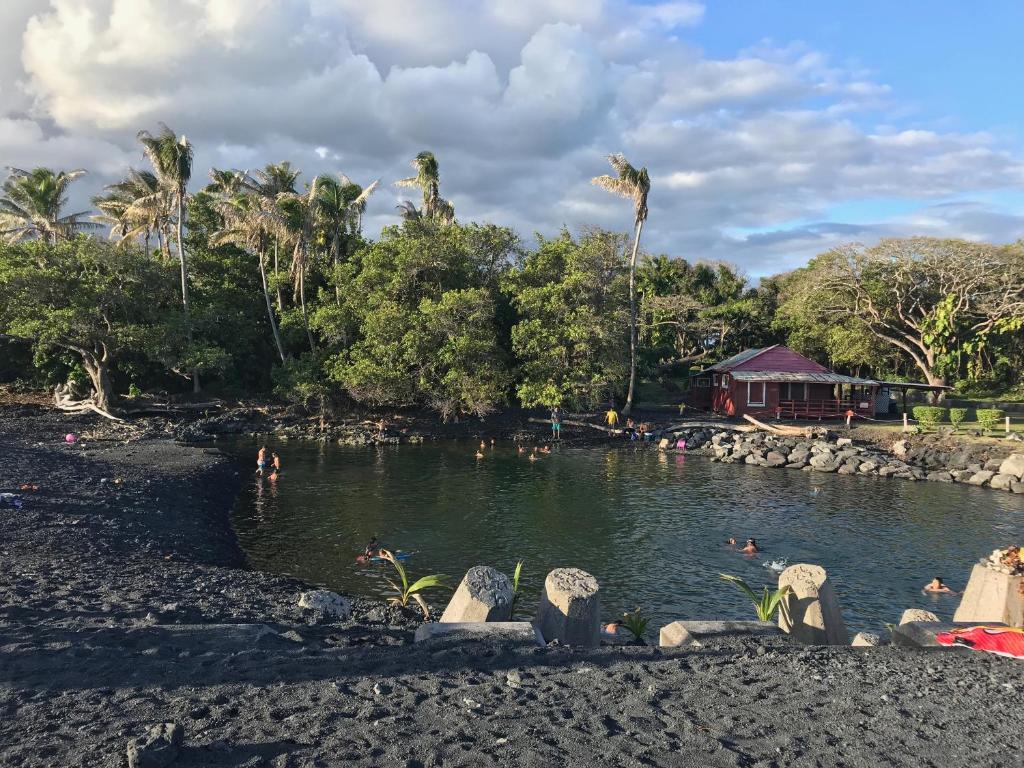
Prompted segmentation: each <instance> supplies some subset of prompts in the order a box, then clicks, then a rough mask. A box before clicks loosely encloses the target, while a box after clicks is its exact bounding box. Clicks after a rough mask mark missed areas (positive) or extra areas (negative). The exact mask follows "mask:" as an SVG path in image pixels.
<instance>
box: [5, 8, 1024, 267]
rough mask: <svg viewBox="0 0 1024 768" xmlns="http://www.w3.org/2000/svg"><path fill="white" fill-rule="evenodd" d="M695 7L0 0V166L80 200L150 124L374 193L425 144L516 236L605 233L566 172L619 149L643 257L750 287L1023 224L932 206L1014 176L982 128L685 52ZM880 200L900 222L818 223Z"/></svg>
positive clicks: (776, 51) (836, 79)
mask: <svg viewBox="0 0 1024 768" xmlns="http://www.w3.org/2000/svg"><path fill="white" fill-rule="evenodd" d="M702 13H703V6H702V5H701V4H700V3H697V2H690V1H688V0H684V1H682V2H662V3H654V4H650V3H645V4H638V5H632V4H630V3H629V2H628V0H485V1H482V0H416V2H412V1H411V0H375V2H372V3H367V2H363V0H173V2H172V1H169V0H5V4H3V5H2V7H0V29H2V30H3V32H0V34H2V35H3V43H4V45H2V46H0V95H2V96H3V98H4V100H3V102H2V104H3V106H0V110H6V111H0V164H3V165H35V164H48V165H53V166H60V167H79V166H81V167H87V168H90V169H92V170H93V171H94V174H93V176H92V177H91V184H92V185H93V188H91V189H90V190H89V192H90V193H91V192H94V191H96V188H98V187H99V186H100V185H101V183H103V182H104V181H109V180H110V179H112V178H114V177H116V175H117V174H118V173H119V172H121V170H123V168H124V167H125V166H127V165H128V164H129V163H132V162H134V163H136V164H138V163H139V162H140V161H141V158H140V153H139V151H138V148H137V147H136V146H135V143H134V136H135V133H136V131H137V130H138V129H140V128H150V129H152V128H154V127H155V125H156V123H157V122H158V121H164V122H167V123H168V124H169V125H171V126H172V127H173V128H174V129H175V130H178V131H181V132H184V133H186V134H187V135H188V136H189V137H190V138H191V139H192V141H193V143H194V144H195V145H196V147H197V158H196V166H197V170H196V176H197V178H201V177H202V176H203V174H204V172H205V169H206V168H208V167H210V166H217V167H241V168H253V167H257V166H260V165H263V164H264V163H266V162H271V161H280V160H284V159H290V160H292V162H293V163H294V164H295V165H297V166H299V167H302V168H303V169H305V171H306V173H305V176H304V178H306V179H308V178H309V177H311V176H312V175H313V174H314V173H317V172H334V171H339V170H343V171H345V172H346V173H348V174H350V175H351V176H353V177H354V178H356V179H357V180H361V181H364V182H365V181H369V180H371V179H373V178H378V177H380V178H383V179H384V180H385V182H387V181H390V180H393V179H396V178H399V177H400V176H403V175H406V170H407V163H408V160H409V159H410V158H411V157H412V156H413V155H415V154H416V152H418V151H419V150H421V149H425V148H429V149H432V150H433V151H434V152H435V153H436V154H437V155H438V157H439V159H440V161H441V169H442V184H443V187H444V194H445V195H446V196H448V197H450V198H451V199H453V201H454V202H455V204H456V209H457V212H458V213H459V216H460V218H489V219H491V220H494V221H497V222H499V223H503V224H508V225H510V226H514V227H516V228H517V229H518V230H519V231H520V232H521V233H522V234H524V235H529V234H530V233H532V232H534V231H541V232H544V233H550V232H553V231H555V230H557V228H559V227H560V226H562V225H563V224H565V225H569V226H571V227H576V226H581V225H583V224H588V223H596V224H601V225H605V226H616V227H626V226H628V223H629V220H630V212H629V210H628V206H627V204H626V203H624V202H623V201H621V200H617V199H614V198H611V197H609V196H607V195H605V194H603V193H602V192H601V191H600V190H597V189H595V188H593V187H592V186H591V185H590V184H589V179H590V178H591V177H592V176H595V175H598V174H601V173H605V172H606V171H607V166H606V164H605V161H604V157H605V155H606V154H607V153H608V152H612V151H624V152H626V154H627V155H628V156H629V157H630V159H631V160H633V161H634V162H636V163H640V164H644V165H646V166H647V167H648V168H649V169H650V171H651V174H652V179H653V184H654V189H653V192H652V196H651V210H652V212H651V219H650V224H649V227H648V230H647V231H648V232H649V233H650V235H649V240H648V245H649V247H651V248H653V249H657V250H661V251H665V252H668V253H670V254H673V255H682V256H686V257H688V258H702V257H709V258H728V259H732V260H735V261H738V262H740V263H741V264H743V265H744V266H746V268H747V269H748V271H750V272H751V273H752V274H755V275H756V274H762V273H765V272H770V271H772V270H773V269H775V268H776V266H777V265H778V264H779V263H780V259H783V260H784V261H786V262H787V263H798V262H799V261H800V260H802V259H805V258H806V257H807V256H808V255H809V254H813V253H815V252H817V251H818V250H820V249H821V248H822V247H823V246H824V247H827V245H828V244H830V243H832V242H833V241H835V240H836V239H841V238H843V237H847V239H849V237H850V236H852V235H854V234H864V235H865V236H872V235H875V234H887V233H890V232H891V231H892V230H895V229H899V228H904V231H900V232H899V234H914V233H921V232H939V231H942V232H948V233H950V234H955V233H956V231H955V230H956V228H957V227H963V228H964V229H965V230H967V231H969V232H970V234H972V236H973V235H979V236H982V237H991V238H993V239H1007V238H1012V237H1016V236H1020V235H1021V234H1024V228H1022V227H1021V226H1020V225H1021V222H1020V220H1019V218H1016V217H1014V216H1013V215H1011V214H1006V213H1005V212H1004V213H998V212H995V211H993V210H989V209H984V207H981V208H979V207H978V206H976V205H975V204H973V203H972V204H969V205H968V204H966V203H963V204H961V205H960V207H955V206H954V207H943V206H938V205H934V204H933V203H938V202H941V201H947V200H949V199H970V193H972V192H974V191H991V190H999V189H1004V188H1011V187H1013V186H1015V185H1019V184H1020V183H1021V182H1022V181H1024V165H1022V163H1021V159H1020V158H1019V157H1018V156H1016V155H1015V154H1014V153H1013V152H1012V151H1011V150H1010V149H1008V148H1007V147H1005V146H1002V145H1001V144H1000V143H999V142H998V141H997V140H996V139H995V138H993V137H992V136H990V135H987V134H983V133H974V134H963V133H952V132H949V131H948V130H941V129H938V128H936V127H934V126H922V125H913V124H904V125H892V124H884V125H883V124H879V123H878V115H879V114H884V113H885V108H886V107H887V106H888V100H889V99H891V98H892V94H891V91H890V89H889V88H888V87H887V86H886V85H885V83H883V82H878V81H876V80H875V79H874V78H873V77H872V76H871V75H870V74H869V73H866V72H863V71H857V70H850V69H845V68H843V67H838V66H835V65H833V64H831V63H830V62H829V60H828V58H827V56H826V55H824V54H823V53H822V52H819V51H813V50H809V49H807V48H806V47H805V46H803V45H800V44H793V45H786V46H777V45H771V44H768V43H757V44H756V45H754V46H752V47H750V48H748V49H745V50H743V51H739V52H737V54H736V55H735V56H734V57H732V58H709V57H707V56H706V55H704V54H702V53H701V52H700V50H699V49H698V48H697V47H696V46H694V45H692V44H689V43H687V42H686V38H687V37H691V38H699V22H700V20H701V17H702ZM397 197H398V196H397V191H396V190H394V189H393V188H390V187H389V188H388V189H387V190H386V191H382V193H380V194H378V195H377V196H376V197H375V198H374V199H373V200H372V202H371V207H370V211H369V213H368V216H367V220H366V221H367V224H368V226H369V227H371V228H374V227H376V228H379V227H380V226H381V225H383V224H384V223H387V222H389V221H393V220H394V209H393V206H394V204H395V202H396V200H397ZM879 198H885V199H904V200H914V201H920V209H921V211H922V213H921V215H920V217H918V218H917V219H915V218H902V219H900V218H897V217H894V218H893V219H892V220H891V221H888V222H882V223H880V224H878V225H872V226H867V227H863V226H861V225H851V224H848V223H845V222H842V221H831V220H829V215H828V214H829V210H830V208H832V207H833V206H835V205H837V204H841V203H843V202H846V201H853V200H863V199H879ZM788 222H799V223H797V224H789V223H788ZM808 222H810V223H808ZM936 222H939V223H938V224H936ZM743 231H750V232H755V234H748V235H737V234H736V233H737V232H743Z"/></svg>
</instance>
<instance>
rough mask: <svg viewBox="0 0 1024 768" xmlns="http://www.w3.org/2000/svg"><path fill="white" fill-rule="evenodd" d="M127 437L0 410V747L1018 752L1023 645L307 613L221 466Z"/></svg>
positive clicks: (273, 753) (35, 752)
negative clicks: (532, 642)
mask: <svg viewBox="0 0 1024 768" xmlns="http://www.w3.org/2000/svg"><path fill="white" fill-rule="evenodd" d="M66 431H74V432H76V433H79V434H81V436H82V439H81V440H80V442H79V443H78V444H76V445H65V444H63V443H62V441H61V438H62V435H63V433H64V432H66ZM138 432H139V430H137V429H136V427H134V426H128V427H123V428H122V427H118V426H117V425H109V424H106V423H104V422H102V421H101V420H99V419H98V418H95V417H89V416H77V417H68V416H67V415H64V414H56V413H54V412H52V411H44V410H42V409H34V408H27V407H21V408H15V407H9V406H3V407H0V442H3V444H4V446H5V450H6V451H7V453H8V459H9V461H8V467H7V469H8V473H7V477H8V478H9V480H8V482H7V483H5V484H4V485H5V486H6V485H11V484H13V485H17V484H20V483H26V482H27V483H38V484H39V485H40V486H41V487H40V491H39V492H38V493H25V494H23V498H24V501H25V504H24V506H23V508H22V509H20V510H14V509H10V508H4V509H2V510H0V542H2V543H0V558H2V565H3V567H2V568H0V661H2V662H3V663H2V664H0V712H3V713H4V717H3V718H0V764H3V765H5V766H6V765H11V766H28V767H29V768H35V767H36V766H39V767H40V768H42V766H53V765H61V766H77V765H81V766H95V765H119V764H121V762H118V761H122V762H123V761H124V754H125V747H126V744H127V742H128V740H130V739H132V738H136V737H140V736H142V735H144V733H145V731H146V729H147V728H148V727H149V726H151V725H153V724H156V723H162V722H177V723H179V724H180V725H181V726H182V727H183V728H184V730H185V747H184V748H183V750H182V753H181V755H180V756H179V758H178V760H177V761H175V763H174V765H175V766H179V765H180V766H189V765H196V766H198V765H231V766H242V765H245V766H263V765H265V766H273V767H274V768H289V766H304V765H339V764H342V763H343V762H345V761H348V762H346V763H345V764H353V765H366V766H370V765H380V764H395V765H404V766H407V767H409V768H415V767H416V766H427V765H431V766H433V765H438V766H447V765H474V766H476V765H524V764H535V765H561V764H567V765H594V764H595V763H596V764H600V765H605V764H607V765H638V766H639V765H665V766H672V765H684V764H701V765H754V764H764V765H769V764H778V765H783V764H798V765H802V764H815V762H816V761H817V762H818V763H819V764H826V765H833V764H847V765H860V764H862V765H871V764H877V763H878V762H880V761H882V760H888V761H890V762H891V763H892V764H897V765H931V764H935V765H939V764H965V763H968V762H970V763H972V764H979V765H981V764H994V763H996V762H1000V761H1001V760H1005V755H1006V753H1007V750H1008V749H1014V750H1015V749H1016V748H1017V747H1016V741H1017V737H1018V735H1019V732H1020V730H1021V728H1022V726H1024V714H1022V713H1021V711H1020V708H1019V707H1016V706H1012V705H1011V706H1006V704H1007V703H1008V701H1012V700H1013V698H1014V694H1013V692H1012V691H1009V689H1008V688H1007V687H1006V686H1005V683H1007V682H1012V681H1014V680H1017V679H1019V674H1020V673H1019V669H1020V667H1019V664H1017V663H1016V662H1014V661H1012V660H1009V659H1001V658H999V657H995V656H989V655H985V654H976V653H966V652H964V653H956V652H952V653H948V652H947V653H926V652H914V651H908V650H906V649H900V650H897V649H894V648H889V647H883V648H874V649H851V648H846V647H817V646H799V645H795V644H791V643H790V642H788V641H781V640H772V639H768V638H759V639H742V640H732V641H727V642H723V643H721V644H717V645H714V646H709V647H708V648H706V649H702V650H700V651H693V650H690V651H684V650H679V651H675V650H663V649H657V648H653V647H636V646H615V647H604V648H600V649H596V650H593V651H583V650H574V649H567V648H564V647H562V648H559V647H548V648H531V649H514V648H495V647H490V646H480V647H470V646H455V647H448V648H442V649H438V648H433V647H422V646H418V645H412V644H411V637H412V630H413V628H414V627H415V625H416V623H417V622H402V620H401V617H400V616H397V615H395V614H394V613H393V612H387V611H384V610H383V609H382V606H381V605H380V604H379V603H373V602H372V601H361V600H356V601H355V602H356V606H355V612H354V613H355V617H354V618H353V619H350V620H346V621H332V620H330V619H329V618H327V617H323V616H316V615H311V614H310V613H308V612H304V611H302V609H300V608H298V606H297V597H298V593H299V592H300V591H301V590H303V589H306V588H308V585H306V584H304V583H303V582H301V581H298V580H296V579H292V578H289V577H282V576H275V575H273V574H267V573H262V572H259V571H254V570H248V569H246V568H244V567H243V559H242V554H241V550H240V548H239V547H238V544H237V540H236V539H235V538H234V533H233V531H231V525H230V505H231V501H232V500H233V498H234V494H235V493H236V491H237V489H238V487H239V484H240V479H239V475H238V472H239V470H238V468H237V465H235V464H234V463H233V461H230V460H228V459H226V458H225V457H224V456H223V455H221V454H220V452H219V451H215V450H212V451H211V450H210V449H208V448H197V447H189V446H182V445H178V444H176V443H175V442H173V441H172V440H169V439H167V438H163V439H160V438H156V437H155V436H154V435H153V434H149V436H145V435H141V436H140V435H139V434H138ZM104 479H106V482H104ZM118 481H120V482H118ZM4 490H8V488H7V487H5V488H4ZM389 613H390V615H389ZM679 618H694V619H696V618H707V617H697V616H694V617H679ZM375 619H379V620H375ZM254 625H262V626H264V627H267V628H268V632H267V633H265V634H261V632H262V630H261V631H260V632H256V633H255V634H253V633H252V631H250V630H249V629H245V628H246V627H252V626H254ZM512 672H515V673H516V674H515V677H514V678H513V675H512ZM514 680H516V681H518V682H513V681H514ZM1007 697H1009V698H1007Z"/></svg>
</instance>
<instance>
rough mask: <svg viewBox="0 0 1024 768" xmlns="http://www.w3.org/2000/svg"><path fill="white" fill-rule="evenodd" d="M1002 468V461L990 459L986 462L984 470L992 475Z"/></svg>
mask: <svg viewBox="0 0 1024 768" xmlns="http://www.w3.org/2000/svg"><path fill="white" fill-rule="evenodd" d="M1001 466H1003V460H1002V459H989V460H988V461H986V462H985V466H984V469H987V470H988V471H989V472H991V473H992V474H996V473H997V472H998V471H999V468H1000V467H1001Z"/></svg>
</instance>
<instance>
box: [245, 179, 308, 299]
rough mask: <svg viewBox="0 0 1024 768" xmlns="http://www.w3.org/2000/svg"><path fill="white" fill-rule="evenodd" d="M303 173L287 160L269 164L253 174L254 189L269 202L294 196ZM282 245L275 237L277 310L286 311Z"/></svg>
mask: <svg viewBox="0 0 1024 768" xmlns="http://www.w3.org/2000/svg"><path fill="white" fill-rule="evenodd" d="M301 174H302V171H297V170H295V169H294V168H292V164H291V163H289V162H288V161H287V160H285V161H284V162H283V163H268V164H267V165H265V166H264V167H263V168H262V169H260V170H257V171H255V172H254V173H253V184H252V189H254V190H255V191H256V192H258V193H259V194H261V195H263V196H264V197H266V198H267V199H269V200H277V196H278V195H280V194H293V193H294V192H295V184H296V183H297V182H298V180H299V176H300V175H301ZM279 250H280V243H279V239H278V237H277V236H276V235H275V236H274V286H275V292H276V293H277V310H278V311H279V312H280V311H282V310H283V309H284V296H283V294H282V292H281V280H280V273H279V266H278V262H279V259H278V251H279Z"/></svg>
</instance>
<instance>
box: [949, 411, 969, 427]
mask: <svg viewBox="0 0 1024 768" xmlns="http://www.w3.org/2000/svg"><path fill="white" fill-rule="evenodd" d="M966 419H967V409H966V408H950V409H949V423H950V424H952V425H953V429H960V425H961V424H963V423H964V421H965V420H966Z"/></svg>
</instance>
